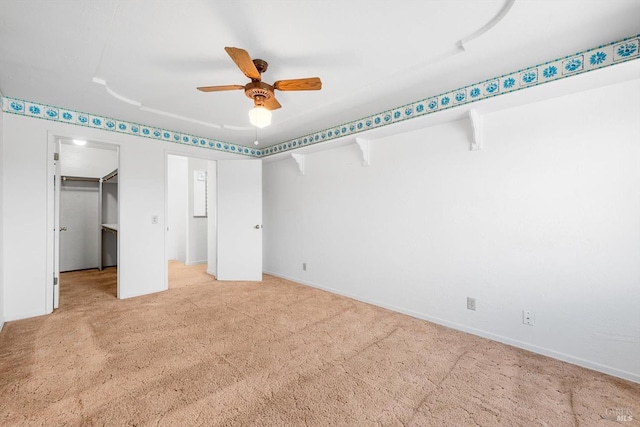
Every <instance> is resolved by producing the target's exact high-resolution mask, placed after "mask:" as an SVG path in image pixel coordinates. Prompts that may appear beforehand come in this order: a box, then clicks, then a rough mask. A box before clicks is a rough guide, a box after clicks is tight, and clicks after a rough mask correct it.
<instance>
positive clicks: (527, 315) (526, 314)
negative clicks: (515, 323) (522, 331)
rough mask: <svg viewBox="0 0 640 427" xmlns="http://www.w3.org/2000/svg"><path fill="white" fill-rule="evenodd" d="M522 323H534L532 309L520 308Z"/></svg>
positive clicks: (531, 324) (530, 324)
mask: <svg viewBox="0 0 640 427" xmlns="http://www.w3.org/2000/svg"><path fill="white" fill-rule="evenodd" d="M522 323H524V324H525V325H529V326H533V325H534V324H535V315H534V313H533V311H529V310H522Z"/></svg>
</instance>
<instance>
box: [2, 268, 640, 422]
mask: <svg viewBox="0 0 640 427" xmlns="http://www.w3.org/2000/svg"><path fill="white" fill-rule="evenodd" d="M170 283H171V288H170V289H169V291H167V292H163V293H159V294H155V295H149V296H144V297H138V298H133V299H129V300H117V299H116V298H115V294H116V287H115V269H114V268H111V269H107V270H105V271H102V272H99V271H96V270H92V271H82V272H72V273H65V274H64V275H63V277H62V281H61V308H60V309H59V310H57V311H56V312H54V313H53V314H52V315H50V316H43V317H38V318H33V319H27V320H21V321H16V322H9V323H7V324H6V325H5V328H4V330H3V331H2V333H0V425H3V426H13V425H42V426H44V425H46V426H58V425H83V426H84V425H105V426H121V425H136V426H142V425H153V426H156V425H159V426H200V425H202V426H218V425H229V426H232V425H233V426H305V425H308V426H330V425H336V426H368V425H384V426H405V425H411V426H414V425H415V426H492V425H503V426H599V425H617V426H620V425H637V423H638V417H640V385H639V384H634V383H630V382H627V381H623V380H619V379H616V378H613V377H610V376H607V375H603V374H599V373H596V372H593V371H589V370H586V369H582V368H579V367H577V366H573V365H569V364H566V363H563V362H560V361H557V360H554V359H549V358H546V357H543V356H539V355H535V354H532V353H529V352H526V351H523V350H519V349H516V348H512V347H509V346H506V345H503V344H499V343H496V342H492V341H489V340H486V339H482V338H478V337H475V336H472V335H468V334H465V333H461V332H457V331H454V330H450V329H447V328H444V327H441V326H438V325H434V324H431V323H428V322H424V321H421V320H417V319H414V318H411V317H408V316H404V315H401V314H397V313H394V312H391V311H388V310H384V309H381V308H378V307H374V306H371V305H368V304H364V303H360V302H357V301H354V300H351V299H348V298H344V297H340V296H337V295H333V294H330V293H327V292H323V291H320V290H317V289H313V288H309V287H306V286H302V285H299V284H296V283H292V282H289V281H286V280H281V279H278V278H275V277H271V276H265V277H264V281H263V282H260V283H250V282H216V281H215V280H212V278H211V277H210V276H208V275H207V274H206V272H205V271H204V266H195V267H188V268H187V267H185V266H181V265H179V264H176V263H173V264H172V265H171V273H170ZM620 411H630V413H631V414H632V416H633V418H634V420H633V421H632V422H624V423H620V422H616V421H615V417H616V415H617V414H618V412H620Z"/></svg>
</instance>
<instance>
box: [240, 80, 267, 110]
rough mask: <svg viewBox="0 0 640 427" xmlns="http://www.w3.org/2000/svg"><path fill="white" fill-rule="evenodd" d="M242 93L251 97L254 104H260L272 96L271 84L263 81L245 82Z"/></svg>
mask: <svg viewBox="0 0 640 427" xmlns="http://www.w3.org/2000/svg"><path fill="white" fill-rule="evenodd" d="M244 94H245V95H247V97H248V98H251V99H253V100H254V101H255V103H256V105H262V104H263V103H264V102H265V101H266V100H268V99H271V98H273V86H271V85H269V84H267V83H264V82H251V83H247V84H246V85H245V87H244Z"/></svg>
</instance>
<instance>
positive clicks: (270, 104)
mask: <svg viewBox="0 0 640 427" xmlns="http://www.w3.org/2000/svg"><path fill="white" fill-rule="evenodd" d="M264 106H265V108H266V109H267V110H277V109H278V108H280V107H282V105H280V103H279V102H278V100H277V99H275V98H273V97H271V98H269V99H267V100H266V101H265V102H264Z"/></svg>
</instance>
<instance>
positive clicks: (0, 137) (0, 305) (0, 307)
mask: <svg viewBox="0 0 640 427" xmlns="http://www.w3.org/2000/svg"><path fill="white" fill-rule="evenodd" d="M3 141H4V112H3V111H2V109H0V166H2V165H3V164H4V162H3V158H4V154H3V153H4V142H3ZM3 206H4V174H3V173H2V172H1V171H0V297H1V298H0V331H2V328H3V326H4V304H5V297H4V213H3V212H4V208H3Z"/></svg>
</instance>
